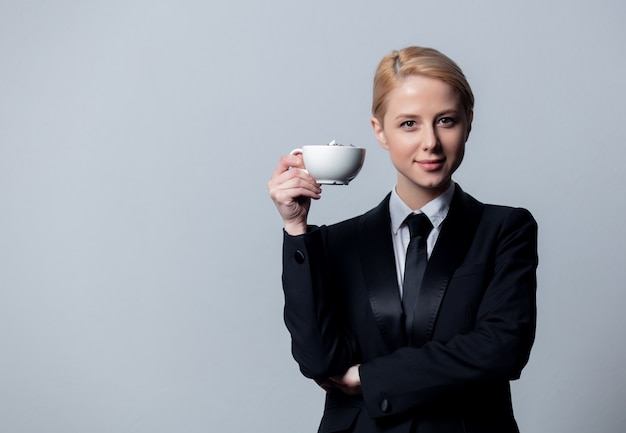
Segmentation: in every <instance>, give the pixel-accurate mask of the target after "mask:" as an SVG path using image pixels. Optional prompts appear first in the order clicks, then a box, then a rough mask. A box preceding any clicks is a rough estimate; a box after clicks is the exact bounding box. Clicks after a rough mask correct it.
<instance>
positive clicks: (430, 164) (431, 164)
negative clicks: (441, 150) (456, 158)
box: [417, 159, 443, 171]
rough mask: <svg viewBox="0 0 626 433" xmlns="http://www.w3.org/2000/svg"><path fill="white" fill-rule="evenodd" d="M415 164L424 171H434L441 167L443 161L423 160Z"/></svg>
mask: <svg viewBox="0 0 626 433" xmlns="http://www.w3.org/2000/svg"><path fill="white" fill-rule="evenodd" d="M417 163H418V164H419V166H420V167H422V168H423V169H424V170H426V171H436V170H439V169H440V168H441V167H443V159H423V160H421V161H417Z"/></svg>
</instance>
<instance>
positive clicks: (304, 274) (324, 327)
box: [282, 226, 355, 379]
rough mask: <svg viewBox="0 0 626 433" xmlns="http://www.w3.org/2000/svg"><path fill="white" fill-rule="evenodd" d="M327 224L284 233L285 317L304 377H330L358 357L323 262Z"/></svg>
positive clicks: (293, 351) (341, 371)
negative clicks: (306, 229)
mask: <svg viewBox="0 0 626 433" xmlns="http://www.w3.org/2000/svg"><path fill="white" fill-rule="evenodd" d="M325 233H326V230H325V227H324V226H323V227H321V228H318V227H313V226H312V227H310V228H309V231H308V232H307V233H306V234H304V235H300V236H290V235H289V234H287V233H284V239H283V275H282V280H283V291H284V295H285V307H284V319H285V324H286V325H287V329H288V330H289V332H290V334H291V341H292V343H291V344H292V354H293V357H294V359H295V360H296V361H297V363H298V364H299V366H300V371H301V372H302V374H304V376H306V377H309V378H312V379H326V378H328V377H331V376H334V375H338V374H343V373H344V372H345V371H346V370H347V369H348V368H349V367H350V366H351V365H352V364H353V358H354V353H355V349H354V346H355V344H354V340H353V339H352V338H351V337H350V335H349V333H348V332H347V330H346V327H345V326H344V325H343V324H342V322H341V320H340V315H338V314H337V312H336V308H337V302H336V300H335V299H333V293H336V292H335V291H333V289H332V281H331V278H330V277H329V275H328V274H329V270H328V266H327V264H326V263H325V257H327V255H326V254H325V242H324V237H325Z"/></svg>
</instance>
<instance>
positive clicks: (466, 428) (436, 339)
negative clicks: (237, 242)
mask: <svg viewBox="0 0 626 433" xmlns="http://www.w3.org/2000/svg"><path fill="white" fill-rule="evenodd" d="M394 260H395V259H394V253H393V245H392V240H391V223H390V216H389V196H387V197H386V198H385V199H384V200H383V201H382V203H381V204H380V205H379V206H377V207H376V208H374V209H372V210H371V211H369V212H367V213H365V214H364V215H361V216H358V217H356V218H353V219H350V220H347V221H344V222H341V223H338V224H334V225H331V226H322V227H311V228H310V230H309V231H308V233H306V234H305V235H301V236H289V235H287V234H285V237H284V244H283V288H284V293H285V323H286V325H287V328H288V329H289V331H290V333H291V337H292V352H293V356H294V358H295V359H296V361H297V362H298V364H299V365H300V369H301V371H302V373H303V374H304V375H305V376H307V377H310V378H313V379H326V378H328V377H331V376H334V375H340V374H343V373H344V372H345V371H346V370H347V369H348V368H349V367H350V366H352V365H355V364H361V367H360V376H361V384H362V391H363V395H362V396H356V397H351V396H347V395H345V394H343V393H341V392H339V391H332V392H329V393H327V395H326V405H325V410H324V416H323V418H322V422H321V424H320V429H319V431H320V432H339V431H348V432H349V431H354V432H363V433H369V432H406V433H408V432H420V433H438V432H459V433H460V432H480V433H489V432H493V433H507V432H518V429H517V425H516V423H515V420H514V417H513V411H512V407H511V397H510V387H509V381H510V380H512V379H516V378H518V377H519V375H520V373H521V370H522V368H523V367H524V365H525V364H526V362H527V361H528V357H529V354H530V349H531V346H532V343H533V340H534V334H535V317H536V302H535V292H536V268H537V225H536V223H535V220H534V219H533V217H532V216H531V214H530V213H529V212H528V211H526V210H524V209H519V208H510V207H504V206H494V205H485V204H482V203H480V202H478V201H476V200H475V199H474V198H472V197H471V196H470V195H468V194H466V193H464V192H463V191H462V190H461V189H460V187H458V186H457V187H456V191H455V194H454V196H453V199H452V203H451V205H450V211H449V213H448V216H447V218H446V219H445V221H444V223H443V226H442V228H441V232H440V234H439V238H438V240H437V243H436V244H435V248H434V250H433V252H432V255H431V257H430V259H429V261H428V266H427V269H426V273H425V275H424V280H423V283H422V289H421V291H420V295H419V298H418V301H417V307H416V317H415V320H414V327H413V335H414V336H417V337H416V338H413V339H412V340H411V345H409V343H408V339H407V337H406V333H405V330H404V329H403V317H402V314H403V312H402V304H401V299H400V295H399V290H398V279H397V276H396V267H395V261H394Z"/></svg>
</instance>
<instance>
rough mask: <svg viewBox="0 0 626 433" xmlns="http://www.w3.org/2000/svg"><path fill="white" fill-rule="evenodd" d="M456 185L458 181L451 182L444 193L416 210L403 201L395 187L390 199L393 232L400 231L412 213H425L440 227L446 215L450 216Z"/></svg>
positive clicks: (434, 225) (435, 225)
mask: <svg viewBox="0 0 626 433" xmlns="http://www.w3.org/2000/svg"><path fill="white" fill-rule="evenodd" d="M455 187H456V183H454V182H451V183H450V186H449V187H448V189H447V190H446V191H445V192H444V193H443V194H441V195H440V196H439V197H437V198H434V199H433V200H431V201H429V202H428V203H426V204H425V205H424V206H423V207H422V208H421V209H415V210H413V209H411V208H410V207H409V206H408V205H407V204H406V203H405V202H403V201H402V199H401V198H400V196H399V195H398V193H397V192H396V188H395V187H394V189H393V191H392V192H391V197H390V199H389V215H390V216H391V230H392V231H393V233H394V234H396V233H397V232H398V230H399V229H400V226H401V225H402V223H403V222H404V220H405V219H406V217H407V216H409V214H411V213H420V212H421V213H424V214H425V215H426V216H427V217H428V219H429V220H430V222H431V223H432V225H433V227H434V228H437V227H439V226H440V225H441V223H442V222H443V220H444V219H446V216H448V211H449V210H450V202H452V196H453V195H454V189H455Z"/></svg>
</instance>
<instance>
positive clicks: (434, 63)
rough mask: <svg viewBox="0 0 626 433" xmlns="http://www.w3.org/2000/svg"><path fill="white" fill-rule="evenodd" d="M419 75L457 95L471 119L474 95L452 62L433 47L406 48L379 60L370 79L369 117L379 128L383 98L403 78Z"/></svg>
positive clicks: (383, 103)
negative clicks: (372, 93) (447, 85)
mask: <svg viewBox="0 0 626 433" xmlns="http://www.w3.org/2000/svg"><path fill="white" fill-rule="evenodd" d="M412 75H422V76H425V77H429V78H435V79H438V80H441V81H443V82H445V83H447V84H449V85H450V86H452V88H453V89H454V90H455V91H456V92H457V94H458V95H459V97H460V98H461V104H462V105H463V108H464V109H465V114H466V115H467V116H468V118H471V117H470V116H471V115H472V111H473V109H474V94H473V93H472V89H471V88H470V85H469V83H468V82H467V79H466V78H465V75H464V74H463V71H462V70H461V68H459V67H458V65H457V64H456V63H454V61H452V59H450V58H449V57H447V56H445V55H444V54H442V53H440V52H439V51H437V50H435V49H433V48H423V47H407V48H404V49H402V50H400V51H393V52H392V53H391V54H389V55H387V56H385V57H383V59H382V60H381V61H380V64H379V65H378V69H377V70H376V75H375V76H374V95H373V99H372V115H373V116H374V117H375V118H376V119H377V120H378V121H379V122H380V124H381V125H383V119H384V117H385V112H386V111H387V95H388V94H389V92H391V90H393V89H394V88H395V87H396V86H397V85H398V83H399V82H401V81H402V80H403V79H404V78H407V77H410V76H412Z"/></svg>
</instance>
